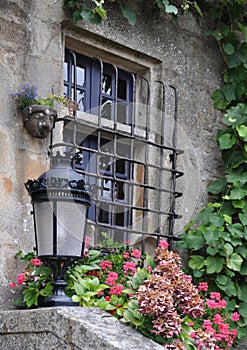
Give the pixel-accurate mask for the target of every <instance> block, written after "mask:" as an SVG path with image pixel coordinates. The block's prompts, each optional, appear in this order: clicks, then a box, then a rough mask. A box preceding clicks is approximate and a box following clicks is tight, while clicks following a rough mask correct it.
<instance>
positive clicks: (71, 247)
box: [57, 201, 87, 257]
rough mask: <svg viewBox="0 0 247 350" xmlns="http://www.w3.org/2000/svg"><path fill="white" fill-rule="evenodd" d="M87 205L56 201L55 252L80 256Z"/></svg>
mask: <svg viewBox="0 0 247 350" xmlns="http://www.w3.org/2000/svg"><path fill="white" fill-rule="evenodd" d="M86 211H87V206H86V205H84V204H79V203H75V202H73V201H69V202H65V201H63V202H57V254H58V255H62V256H78V257H80V256H81V253H82V252H81V250H82V243H83V239H84V231H85V224H86Z"/></svg>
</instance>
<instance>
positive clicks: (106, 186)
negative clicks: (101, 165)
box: [99, 179, 112, 200]
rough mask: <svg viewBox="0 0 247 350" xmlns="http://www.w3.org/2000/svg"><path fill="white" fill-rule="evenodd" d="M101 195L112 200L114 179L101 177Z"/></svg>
mask: <svg viewBox="0 0 247 350" xmlns="http://www.w3.org/2000/svg"><path fill="white" fill-rule="evenodd" d="M99 188H100V191H99V192H100V193H99V196H100V197H102V198H105V199H106V200H112V181H111V180H109V179H99Z"/></svg>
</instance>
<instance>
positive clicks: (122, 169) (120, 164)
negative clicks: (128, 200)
mask: <svg viewBox="0 0 247 350" xmlns="http://www.w3.org/2000/svg"><path fill="white" fill-rule="evenodd" d="M116 173H117V174H123V175H125V174H126V161H125V160H123V159H119V160H117V161H116Z"/></svg>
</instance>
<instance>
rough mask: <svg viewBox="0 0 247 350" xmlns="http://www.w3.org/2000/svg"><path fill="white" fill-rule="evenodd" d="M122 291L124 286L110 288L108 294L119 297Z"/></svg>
mask: <svg viewBox="0 0 247 350" xmlns="http://www.w3.org/2000/svg"><path fill="white" fill-rule="evenodd" d="M123 289H124V286H123V285H120V284H118V285H116V286H112V287H111V288H110V291H109V294H110V295H112V294H115V295H119V294H122V292H123Z"/></svg>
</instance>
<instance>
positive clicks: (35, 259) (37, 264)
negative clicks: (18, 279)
mask: <svg viewBox="0 0 247 350" xmlns="http://www.w3.org/2000/svg"><path fill="white" fill-rule="evenodd" d="M42 264H43V262H42V261H41V260H39V259H38V258H34V259H32V265H33V266H40V265H42Z"/></svg>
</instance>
